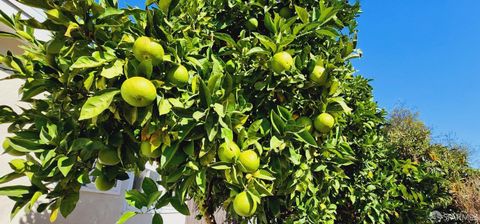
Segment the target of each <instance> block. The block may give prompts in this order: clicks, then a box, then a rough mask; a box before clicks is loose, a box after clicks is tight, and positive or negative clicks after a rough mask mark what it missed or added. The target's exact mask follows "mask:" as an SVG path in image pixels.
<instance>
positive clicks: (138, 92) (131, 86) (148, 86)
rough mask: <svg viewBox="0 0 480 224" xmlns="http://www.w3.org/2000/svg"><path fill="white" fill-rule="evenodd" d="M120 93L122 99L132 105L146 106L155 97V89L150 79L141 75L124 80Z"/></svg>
mask: <svg viewBox="0 0 480 224" xmlns="http://www.w3.org/2000/svg"><path fill="white" fill-rule="evenodd" d="M120 93H121V95H122V98H123V100H125V102H127V103H128V104H130V105H131V106H134V107H146V106H148V105H150V104H152V103H153V101H154V100H155V99H156V98H157V89H156V88H155V86H154V85H153V83H152V82H151V81H150V80H148V79H146V78H143V77H132V78H129V79H127V80H125V82H123V84H122V87H121V89H120Z"/></svg>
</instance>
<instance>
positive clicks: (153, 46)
mask: <svg viewBox="0 0 480 224" xmlns="http://www.w3.org/2000/svg"><path fill="white" fill-rule="evenodd" d="M132 51H133V54H134V55H135V58H136V59H137V60H139V61H141V62H143V61H146V60H152V64H153V65H158V64H160V63H161V62H162V61H163V56H164V54H165V52H164V51H163V47H162V45H161V44H159V43H157V42H155V41H153V40H152V39H151V38H150V37H139V38H137V39H136V40H135V43H133V50H132Z"/></svg>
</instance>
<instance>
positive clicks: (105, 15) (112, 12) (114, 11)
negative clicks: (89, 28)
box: [97, 7, 124, 19]
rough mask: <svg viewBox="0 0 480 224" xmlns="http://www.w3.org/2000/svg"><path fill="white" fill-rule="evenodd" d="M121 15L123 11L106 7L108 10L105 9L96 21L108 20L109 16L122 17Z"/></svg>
mask: <svg viewBox="0 0 480 224" xmlns="http://www.w3.org/2000/svg"><path fill="white" fill-rule="evenodd" d="M123 13H124V11H123V10H121V9H116V8H111V7H108V8H106V9H105V12H104V13H102V15H100V16H99V17H98V18H97V19H105V18H108V17H111V16H118V15H122V14H123Z"/></svg>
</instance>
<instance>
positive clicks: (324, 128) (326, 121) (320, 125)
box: [313, 113, 335, 133]
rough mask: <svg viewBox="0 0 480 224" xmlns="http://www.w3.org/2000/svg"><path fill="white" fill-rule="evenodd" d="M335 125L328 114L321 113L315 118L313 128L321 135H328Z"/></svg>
mask: <svg viewBox="0 0 480 224" xmlns="http://www.w3.org/2000/svg"><path fill="white" fill-rule="evenodd" d="M334 124H335V118H333V116H332V115H330V114H329V113H322V114H320V115H318V116H317V118H315V121H314V124H313V125H314V126H315V129H316V130H317V131H319V132H321V133H328V132H330V130H332V128H333V125H334Z"/></svg>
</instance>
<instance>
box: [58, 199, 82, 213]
mask: <svg viewBox="0 0 480 224" xmlns="http://www.w3.org/2000/svg"><path fill="white" fill-rule="evenodd" d="M79 196H80V195H79V194H78V193H73V194H69V195H67V196H65V197H63V198H62V200H61V204H60V213H61V214H62V216H63V217H68V215H69V214H70V213H72V212H73V210H74V209H75V207H76V206H77V202H78V199H79Z"/></svg>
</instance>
